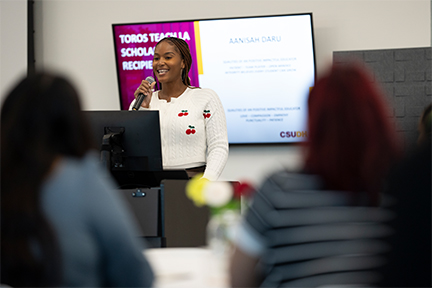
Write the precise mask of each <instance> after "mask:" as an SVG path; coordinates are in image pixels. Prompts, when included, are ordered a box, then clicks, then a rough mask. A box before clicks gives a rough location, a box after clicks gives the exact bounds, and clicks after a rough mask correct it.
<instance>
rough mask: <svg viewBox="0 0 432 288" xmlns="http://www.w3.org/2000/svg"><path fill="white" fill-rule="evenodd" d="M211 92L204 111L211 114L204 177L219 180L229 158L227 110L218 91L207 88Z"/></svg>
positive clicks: (207, 131)
mask: <svg viewBox="0 0 432 288" xmlns="http://www.w3.org/2000/svg"><path fill="white" fill-rule="evenodd" d="M206 90H207V91H208V92H209V93H210V94H211V99H210V101H209V102H208V103H207V105H206V107H205V110H204V112H206V111H209V112H208V114H210V115H209V116H208V117H207V118H206V122H205V125H206V139H207V140H206V141H207V167H206V170H205V172H204V176H203V177H204V178H207V179H209V180H212V181H214V180H217V178H219V176H220V174H221V173H222V171H223V169H224V167H225V164H226V162H227V159H228V132H227V125H226V119H225V111H224V109H223V106H222V102H221V101H220V99H219V97H218V95H217V94H216V92H214V91H213V90H210V89H206Z"/></svg>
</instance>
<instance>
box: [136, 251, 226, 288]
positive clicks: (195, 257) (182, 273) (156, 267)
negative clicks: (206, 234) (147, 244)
mask: <svg viewBox="0 0 432 288" xmlns="http://www.w3.org/2000/svg"><path fill="white" fill-rule="evenodd" d="M227 254H228V253H225V254H216V253H215V252H214V251H212V250H210V249H208V248H155V249H147V250H145V251H144V255H145V256H146V257H147V259H148V261H149V262H150V265H151V266H152V268H153V271H154V273H155V282H154V287H157V288H171V287H173V288H174V287H176V288H181V287H188V288H194V287H199V288H202V287H218V288H224V287H230V285H229V280H228V261H229V259H228V258H229V257H228V255H227Z"/></svg>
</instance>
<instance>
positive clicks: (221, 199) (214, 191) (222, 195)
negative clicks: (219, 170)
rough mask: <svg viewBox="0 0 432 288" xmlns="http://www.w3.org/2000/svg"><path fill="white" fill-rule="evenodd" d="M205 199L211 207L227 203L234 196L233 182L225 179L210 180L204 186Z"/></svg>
mask: <svg viewBox="0 0 432 288" xmlns="http://www.w3.org/2000/svg"><path fill="white" fill-rule="evenodd" d="M203 194H204V199H205V202H206V203H207V205H209V206H211V207H220V206H223V205H225V204H227V203H228V202H229V201H230V200H231V199H232V197H233V194H234V190H233V187H232V185H231V184H229V183H228V182H223V181H216V182H209V183H207V185H205V187H204V191H203Z"/></svg>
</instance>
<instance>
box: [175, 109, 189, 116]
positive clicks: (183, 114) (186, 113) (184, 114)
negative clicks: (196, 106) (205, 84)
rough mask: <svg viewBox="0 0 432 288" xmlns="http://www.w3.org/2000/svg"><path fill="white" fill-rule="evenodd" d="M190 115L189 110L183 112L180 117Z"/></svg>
mask: <svg viewBox="0 0 432 288" xmlns="http://www.w3.org/2000/svg"><path fill="white" fill-rule="evenodd" d="M187 115H189V113H188V110H181V112H180V113H179V114H178V117H183V116H187Z"/></svg>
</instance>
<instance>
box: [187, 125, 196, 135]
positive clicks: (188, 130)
mask: <svg viewBox="0 0 432 288" xmlns="http://www.w3.org/2000/svg"><path fill="white" fill-rule="evenodd" d="M195 132H196V131H195V127H194V126H192V125H189V129H187V130H186V134H187V135H190V134H195Z"/></svg>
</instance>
